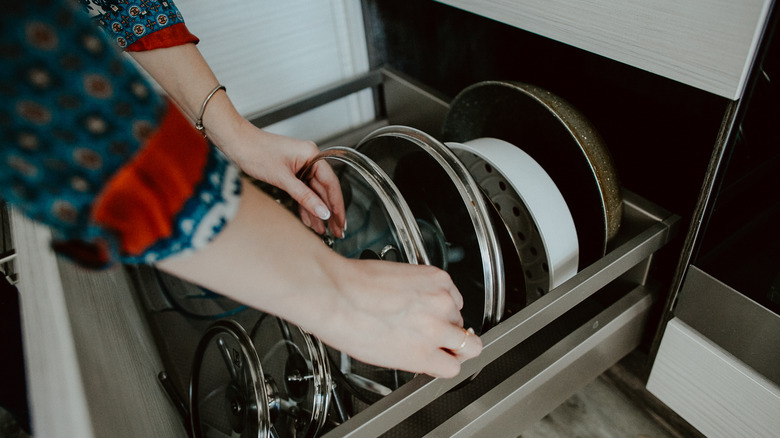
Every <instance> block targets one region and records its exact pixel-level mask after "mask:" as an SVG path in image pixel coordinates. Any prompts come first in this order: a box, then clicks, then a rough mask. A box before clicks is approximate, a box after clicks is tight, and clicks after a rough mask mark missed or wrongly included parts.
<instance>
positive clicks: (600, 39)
mask: <svg viewBox="0 0 780 438" xmlns="http://www.w3.org/2000/svg"><path fill="white" fill-rule="evenodd" d="M438 1H440V2H441V3H446V4H449V5H452V6H455V7H458V8H461V9H464V10H467V11H470V12H474V13H476V14H480V15H484V16H486V17H488V18H492V19H494V20H498V21H501V22H504V23H507V24H510V25H512V26H516V27H519V28H521V29H524V30H527V31H529V32H533V33H537V34H540V35H543V36H546V37H548V38H552V39H554V40H558V41H561V42H564V43H566V44H570V45H572V46H575V47H579V48H581V49H584V50H587V51H590V52H593V53H597V54H599V55H603V56H606V57H608V58H611V59H615V60H617V61H620V62H624V63H626V64H629V65H632V66H634V67H638V68H641V69H643V70H647V71H650V72H652V73H656V74H659V75H661V76H665V77H668V78H670V79H673V80H676V81H679V82H682V83H685V84H688V85H691V86H693V87H696V88H700V89H702V90H705V91H709V92H711V93H714V94H717V95H720V96H723V97H726V98H728V99H734V100H736V99H738V98H739V97H740V96H741V94H742V91H743V88H744V83H745V79H746V76H747V73H748V68H749V66H750V65H751V63H752V61H753V58H754V54H755V49H756V45H757V41H758V40H759V38H760V36H761V34H762V32H763V27H764V22H765V20H766V15H767V11H768V10H769V6H770V5H771V3H772V2H771V0H741V1H730V0H657V1H651V2H648V1H642V0H621V1H618V0H584V1H581V0H556V1H549V0H523V1H516V0H487V1H486V0H438Z"/></svg>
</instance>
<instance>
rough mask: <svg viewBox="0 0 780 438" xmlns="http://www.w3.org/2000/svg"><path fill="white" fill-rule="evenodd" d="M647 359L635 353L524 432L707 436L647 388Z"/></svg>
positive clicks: (613, 437)
mask: <svg viewBox="0 0 780 438" xmlns="http://www.w3.org/2000/svg"><path fill="white" fill-rule="evenodd" d="M645 359H646V358H645V356H644V355H643V354H642V353H640V352H635V353H632V354H630V355H629V356H628V357H626V358H625V359H623V360H622V361H621V362H619V363H618V364H616V365H614V366H613V367H612V368H610V369H609V370H607V371H606V372H605V373H604V374H602V375H601V376H599V377H598V378H597V379H596V380H594V381H593V382H591V383H590V384H588V385H586V386H585V387H584V388H583V389H582V390H580V391H578V392H577V393H576V394H574V395H573V396H572V397H571V398H569V399H568V400H567V401H566V402H564V403H563V404H561V405H560V406H559V407H558V408H557V409H556V410H554V411H553V412H551V413H550V414H548V415H547V416H546V417H544V418H543V419H542V420H540V421H539V422H537V424H536V425H534V426H533V427H531V428H530V429H529V430H526V431H524V432H523V433H522V434H521V435H520V437H521V438H562V437H577V438H632V437H633V438H688V437H690V438H700V437H702V436H703V435H701V434H700V433H699V432H698V431H696V430H695V429H694V428H693V427H691V426H690V425H689V424H688V423H687V422H685V421H684V420H683V419H681V418H680V417H679V416H677V415H676V414H675V413H674V412H672V411H670V410H669V409H668V408H667V407H666V406H665V405H664V404H663V403H661V402H660V401H658V399H656V398H655V397H654V396H653V395H652V394H650V393H649V392H647V391H646V390H645V388H644V382H645V381H646V376H645V375H644V374H645V373H646V370H645V368H646V367H645Z"/></svg>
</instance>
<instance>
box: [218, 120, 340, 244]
mask: <svg viewBox="0 0 780 438" xmlns="http://www.w3.org/2000/svg"><path fill="white" fill-rule="evenodd" d="M222 143H223V144H219V146H220V148H221V149H222V150H223V151H224V152H225V154H226V155H227V156H228V157H229V158H230V159H231V160H233V162H235V163H236V164H237V165H238V166H239V167H240V168H241V170H243V171H244V172H245V173H246V174H247V175H249V176H251V177H253V178H256V179H259V180H261V181H265V182H267V183H269V184H271V185H273V186H276V187H278V188H280V189H282V190H284V191H285V192H287V193H288V194H289V195H290V196H291V197H292V198H293V199H294V200H295V201H296V202H298V204H299V205H300V209H299V213H300V216H301V220H302V221H303V223H304V224H306V226H308V227H311V228H312V229H313V230H314V231H316V232H317V233H319V234H323V233H324V232H325V225H324V223H323V221H327V223H328V228H329V229H330V232H331V233H333V235H334V236H336V237H343V236H344V223H345V221H346V215H345V212H344V199H343V197H342V194H341V186H340V185H339V180H338V178H337V177H336V175H335V174H334V173H333V170H332V169H331V168H330V166H328V165H327V163H325V162H319V163H317V164H315V167H314V171H313V172H312V179H311V180H310V181H309V184H310V185H311V186H308V185H306V184H305V183H303V182H302V181H301V180H300V179H299V178H298V173H299V172H300V171H301V169H302V168H303V167H304V166H305V165H306V164H307V163H308V162H309V161H311V160H312V158H314V157H315V156H316V155H317V153H318V152H319V149H318V148H317V145H315V144H314V143H313V142H310V141H304V140H299V139H296V138H291V137H286V136H282V135H277V134H272V133H270V132H266V131H263V130H261V129H259V128H257V127H255V126H254V125H252V124H251V123H249V122H246V123H243V124H242V125H241V127H240V128H239V129H237V130H236V131H234V132H233V135H231V137H230V139H228V140H224V141H223V142H222Z"/></svg>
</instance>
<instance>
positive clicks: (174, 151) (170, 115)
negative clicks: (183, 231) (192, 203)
mask: <svg viewBox="0 0 780 438" xmlns="http://www.w3.org/2000/svg"><path fill="white" fill-rule="evenodd" d="M208 154H209V145H208V143H207V141H206V140H205V139H204V138H203V136H202V135H200V134H199V133H198V131H196V130H195V129H194V128H193V127H192V124H191V123H190V122H189V121H188V120H187V119H186V118H185V117H184V115H183V114H182V113H181V112H180V111H179V109H178V107H176V106H175V105H174V104H173V103H172V102H170V101H169V102H168V108H167V114H166V115H165V117H164V118H163V120H162V123H161V124H160V126H159V128H158V129H157V131H156V132H155V133H154V134H153V135H152V137H151V138H150V139H149V140H148V141H147V143H146V145H145V146H144V148H143V149H142V150H141V151H140V152H139V153H138V155H137V156H136V157H135V158H134V159H133V160H132V161H131V162H130V163H128V164H126V165H125V166H124V167H122V168H121V169H120V170H119V171H118V172H117V173H116V174H115V175H114V176H113V177H112V179H111V180H110V181H109V183H108V184H107V185H106V187H105V188H104V189H103V191H102V193H101V194H100V196H99V198H98V200H97V202H95V207H94V209H93V217H94V219H95V222H96V223H97V224H98V225H101V226H103V227H105V228H106V229H109V230H111V231H113V232H114V233H115V235H116V236H117V238H118V240H119V246H120V248H119V249H120V251H121V252H122V253H123V254H128V255H136V254H140V253H142V252H143V251H144V250H146V249H147V248H148V247H149V246H151V245H152V244H154V243H155V242H157V241H158V240H160V239H163V238H166V237H169V236H171V234H172V232H173V229H172V228H173V224H174V218H175V216H176V215H177V214H178V213H179V212H180V211H181V209H182V206H183V205H184V204H185V203H186V202H187V200H188V199H190V198H191V197H192V196H193V193H194V192H195V187H196V185H197V184H198V182H199V181H200V180H201V179H202V178H203V170H204V167H205V165H206V162H207V159H208Z"/></svg>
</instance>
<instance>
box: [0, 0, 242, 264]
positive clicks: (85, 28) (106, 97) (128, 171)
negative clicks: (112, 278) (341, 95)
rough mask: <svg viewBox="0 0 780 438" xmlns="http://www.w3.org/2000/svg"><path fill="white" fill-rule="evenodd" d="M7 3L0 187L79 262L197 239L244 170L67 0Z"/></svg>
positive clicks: (139, 259) (221, 218) (213, 225)
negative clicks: (201, 133) (209, 140)
mask: <svg viewBox="0 0 780 438" xmlns="http://www.w3.org/2000/svg"><path fill="white" fill-rule="evenodd" d="M15 4H16V5H17V7H15V8H11V9H10V10H7V11H5V13H4V14H0V138H2V139H3V143H2V147H0V197H2V198H3V199H5V200H6V201H7V202H8V203H10V204H12V205H14V206H15V207H16V208H18V209H19V210H20V211H21V212H23V213H24V214H26V215H27V216H29V217H31V218H32V219H35V220H36V221H38V222H41V223H43V224H45V225H48V226H49V227H50V228H51V230H52V234H53V238H54V242H53V246H54V248H55V250H57V251H58V252H60V253H61V254H64V255H67V256H69V257H70V258H72V259H74V260H75V261H77V262H79V263H80V264H82V265H84V266H86V267H91V268H100V267H104V266H107V265H111V264H112V263H115V262H117V261H121V262H125V263H150V262H155V261H157V260H160V259H162V258H165V257H167V256H170V255H173V254H180V253H184V252H187V251H192V250H196V249H198V248H199V247H202V246H203V245H205V244H206V243H207V242H209V241H210V240H211V239H212V238H214V237H215V236H216V235H217V234H218V233H219V232H220V231H221V229H222V228H223V226H224V225H225V224H226V223H227V222H228V221H229V220H230V219H231V218H232V217H233V216H234V215H235V212H236V211H237V208H238V203H239V201H240V189H241V182H240V174H239V171H238V170H237V168H236V167H235V166H233V165H232V164H231V163H230V162H229V161H228V160H227V159H226V158H225V157H224V156H223V155H222V153H221V152H219V151H218V150H217V149H216V148H215V147H214V146H213V145H211V144H209V143H208V141H207V140H206V139H204V138H203V136H202V135H200V133H198V131H197V130H196V129H195V128H194V127H193V126H192V124H191V123H189V121H188V120H187V119H186V117H185V116H184V115H183V114H182V113H181V112H180V111H179V109H178V107H177V106H176V105H175V104H174V103H172V102H171V101H170V100H168V99H167V98H165V97H162V96H160V95H158V94H157V93H156V92H155V89H154V88H153V87H152V86H151V84H149V83H148V82H147V81H146V79H145V78H144V77H143V76H142V75H141V74H140V73H139V72H138V70H137V69H136V68H135V66H134V65H133V64H132V63H131V62H130V61H129V60H127V59H126V57H125V56H123V55H122V53H121V52H120V51H119V50H117V49H116V48H115V47H114V46H113V44H112V43H111V42H109V41H108V40H107V39H106V38H105V35H104V34H103V33H102V32H101V31H100V30H99V29H97V28H96V27H95V26H94V25H93V24H92V23H90V20H89V18H88V17H87V15H86V14H84V13H83V11H82V10H80V9H77V8H75V7H74V6H73V5H72V4H71V2H69V1H68V0H60V1H57V2H54V4H53V3H52V2H51V1H50V0H26V1H23V2H17V3H15Z"/></svg>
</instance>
